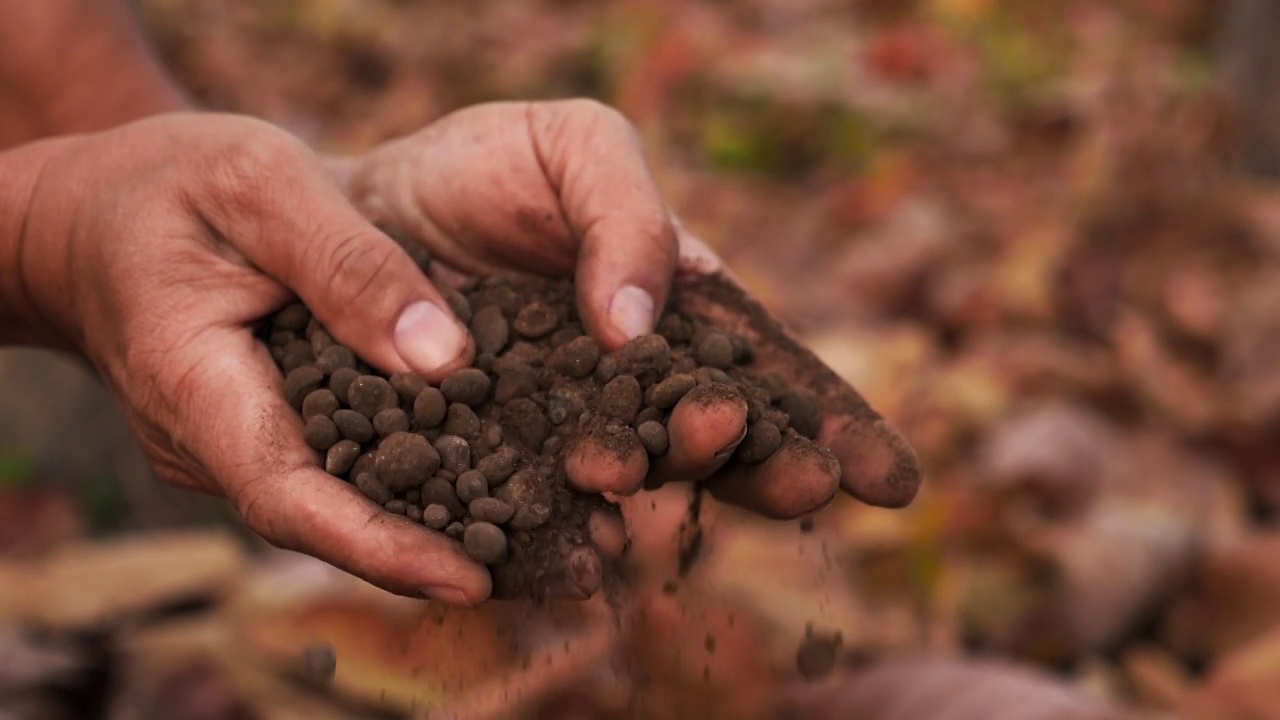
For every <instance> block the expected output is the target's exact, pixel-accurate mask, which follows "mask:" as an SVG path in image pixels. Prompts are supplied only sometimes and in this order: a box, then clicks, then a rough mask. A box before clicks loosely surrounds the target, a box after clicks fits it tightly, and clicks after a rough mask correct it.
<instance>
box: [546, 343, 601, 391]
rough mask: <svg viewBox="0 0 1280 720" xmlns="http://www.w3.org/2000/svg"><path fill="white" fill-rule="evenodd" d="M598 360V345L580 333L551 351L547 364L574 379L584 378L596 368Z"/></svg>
mask: <svg viewBox="0 0 1280 720" xmlns="http://www.w3.org/2000/svg"><path fill="white" fill-rule="evenodd" d="M599 360H600V346H599V345H598V344H596V341H595V340H592V339H591V338H590V337H587V336H586V335H580V336H578V337H576V338H574V339H572V340H570V341H568V342H566V343H565V344H563V345H561V346H560V347H558V348H556V349H555V350H553V351H552V352H551V355H549V356H548V357H547V365H548V366H549V367H550V368H551V369H552V370H555V371H556V372H558V373H560V374H561V375H564V376H566V377H569V378H573V379H575V380H577V379H579V378H584V377H586V376H588V375H590V374H591V373H592V371H593V370H595V369H596V363H597V362H599Z"/></svg>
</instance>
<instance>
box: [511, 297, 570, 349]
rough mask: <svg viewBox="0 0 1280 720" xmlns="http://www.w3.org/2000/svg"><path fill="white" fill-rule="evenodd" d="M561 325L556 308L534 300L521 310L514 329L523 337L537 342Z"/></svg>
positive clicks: (517, 315)
mask: <svg viewBox="0 0 1280 720" xmlns="http://www.w3.org/2000/svg"><path fill="white" fill-rule="evenodd" d="M559 324H560V317H559V315H558V314H557V313H556V311H555V309H554V308H552V307H551V306H550V305H548V304H546V303H545V302H543V301H541V300H534V301H533V302H531V303H529V304H527V305H525V306H524V307H522V308H520V312H519V313H517V314H516V319H515V322H514V323H513V327H515V330H516V332H517V333H518V334H519V335H520V336H521V337H524V338H527V339H529V340H536V339H538V338H540V337H543V336H544V335H548V334H550V333H551V331H553V330H555V329H556V326H557V325H559Z"/></svg>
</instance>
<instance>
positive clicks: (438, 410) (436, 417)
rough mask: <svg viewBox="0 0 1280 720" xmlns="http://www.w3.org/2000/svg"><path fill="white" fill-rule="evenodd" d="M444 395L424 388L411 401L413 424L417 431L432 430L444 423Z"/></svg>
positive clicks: (446, 409) (432, 389)
mask: <svg viewBox="0 0 1280 720" xmlns="http://www.w3.org/2000/svg"><path fill="white" fill-rule="evenodd" d="M448 407H449V405H448V403H446V402H445V399H444V393H442V392H440V391H439V390H437V389H436V388H433V387H428V388H424V389H423V390H422V392H420V393H418V397H417V398H415V399H414V401H413V422H414V425H415V426H417V428H418V429H419V430H426V429H428V428H433V427H436V426H437V425H439V424H440V423H442V422H444V416H445V413H446V412H447V411H448Z"/></svg>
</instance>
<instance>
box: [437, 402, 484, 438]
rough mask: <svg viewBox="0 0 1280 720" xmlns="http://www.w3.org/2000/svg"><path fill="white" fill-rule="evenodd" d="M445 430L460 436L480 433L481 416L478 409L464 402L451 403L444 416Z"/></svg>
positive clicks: (473, 435)
mask: <svg viewBox="0 0 1280 720" xmlns="http://www.w3.org/2000/svg"><path fill="white" fill-rule="evenodd" d="M444 431H445V432H447V433H449V434H450V435H457V436H459V437H467V438H470V437H475V436H476V435H479V434H480V418H479V417H477V416H476V411H475V410H472V409H471V408H470V407H468V406H466V405H463V404H462V403H453V404H451V405H449V411H448V413H446V414H445V418H444Z"/></svg>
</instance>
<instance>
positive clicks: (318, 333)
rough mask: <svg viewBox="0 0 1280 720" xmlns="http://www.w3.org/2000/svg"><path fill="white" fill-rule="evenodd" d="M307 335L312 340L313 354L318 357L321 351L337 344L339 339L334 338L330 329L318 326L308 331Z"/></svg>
mask: <svg viewBox="0 0 1280 720" xmlns="http://www.w3.org/2000/svg"><path fill="white" fill-rule="evenodd" d="M307 337H308V339H309V340H311V354H313V355H315V356H316V357H319V356H320V353H322V352H324V351H325V350H327V349H329V348H331V347H333V346H334V345H336V344H337V341H336V340H334V339H333V336H332V335H330V334H329V331H328V330H325V329H324V328H320V327H317V328H315V329H314V330H312V331H311V332H309V333H307Z"/></svg>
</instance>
